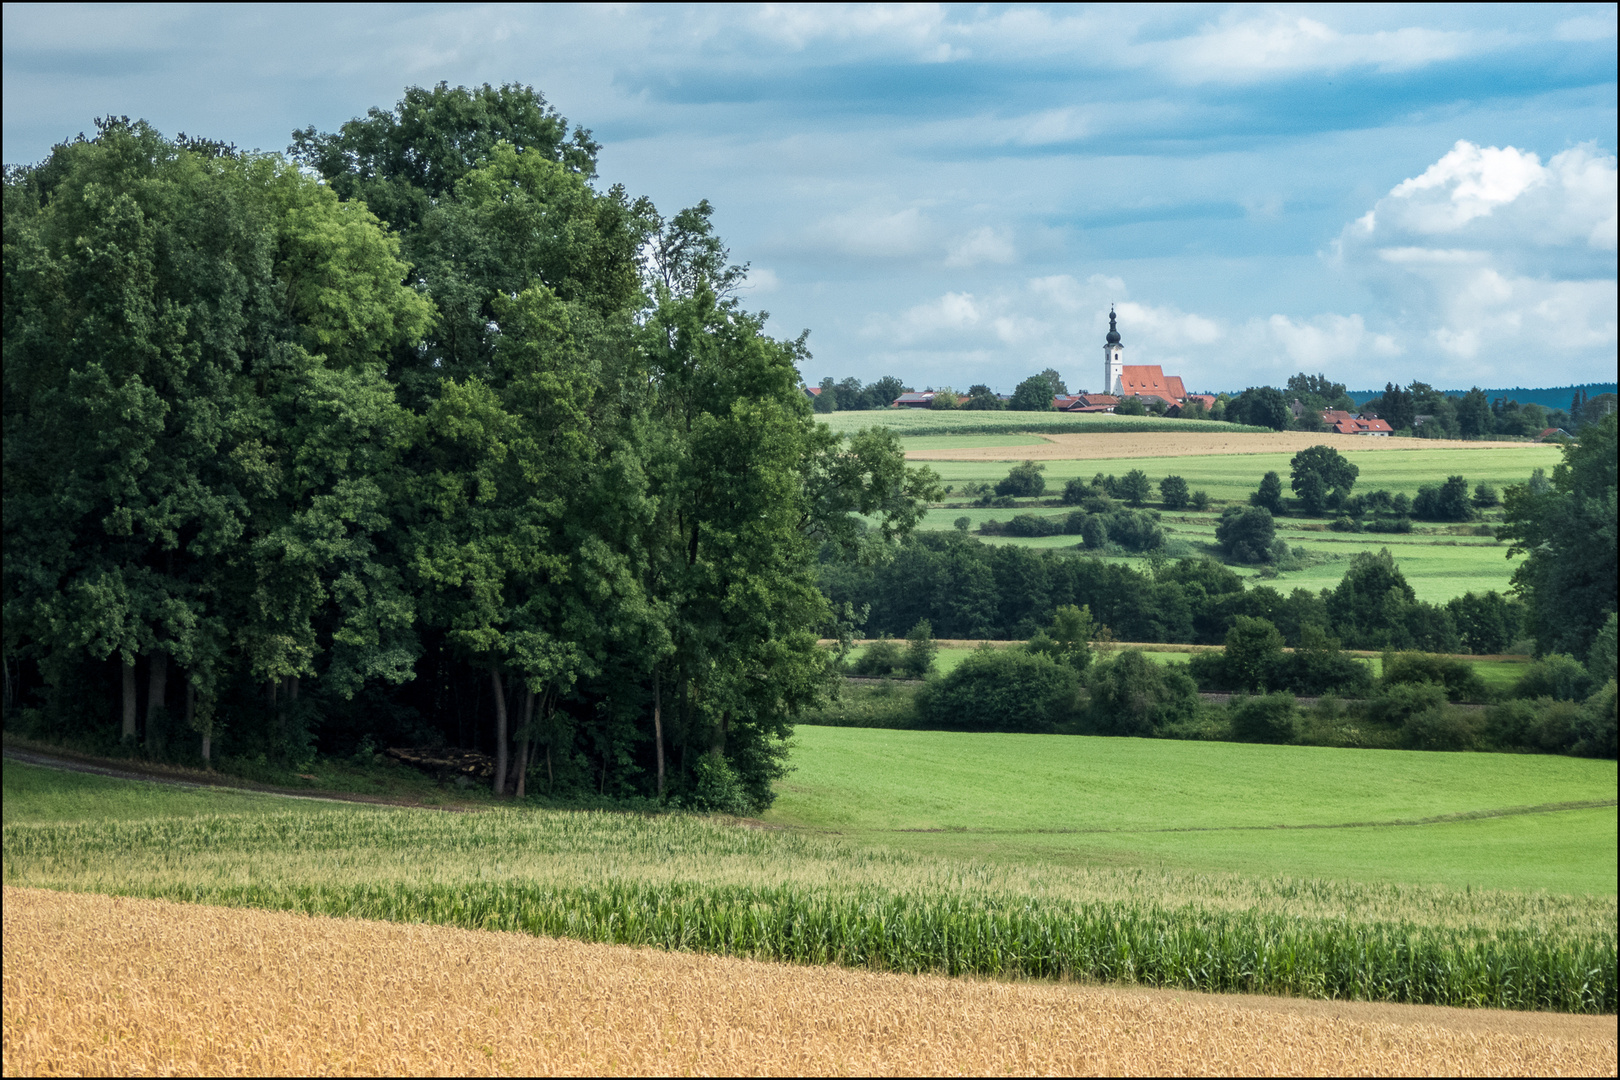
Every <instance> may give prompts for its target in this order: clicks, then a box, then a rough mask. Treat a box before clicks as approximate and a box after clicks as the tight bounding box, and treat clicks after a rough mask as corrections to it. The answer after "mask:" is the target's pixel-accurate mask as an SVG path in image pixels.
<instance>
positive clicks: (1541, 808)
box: [876, 799, 1620, 836]
mask: <svg viewBox="0 0 1620 1080" xmlns="http://www.w3.org/2000/svg"><path fill="white" fill-rule="evenodd" d="M1617 805H1620V800H1617V799H1580V800H1576V801H1574V802H1558V803H1540V804H1538V805H1535V806H1506V807H1502V808H1500V809H1496V810H1464V811H1461V812H1459V813H1455V814H1438V815H1436V816H1434V817H1426V818H1395V819H1393V820H1390V821H1346V822H1339V823H1331V824H1318V825H1288V824H1281V825H1182V826H1177V827H1175V828H1166V829H969V828H965V827H964V828H938V829H883V830H876V831H881V832H896V833H952V834H955V833H966V834H988V835H1006V836H1015V835H1020V834H1026V835H1027V834H1035V835H1053V836H1060V835H1093V834H1104V835H1136V834H1146V833H1195V832H1269V831H1272V830H1280V829H1384V828H1392V827H1400V826H1415V825H1448V824H1451V823H1453V822H1461V821H1483V820H1485V819H1487V818H1503V817H1520V816H1523V815H1526V814H1558V813H1564V812H1566V811H1570V810H1601V809H1602V808H1604V807H1606V806H1617Z"/></svg>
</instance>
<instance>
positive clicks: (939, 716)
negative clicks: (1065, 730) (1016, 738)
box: [917, 647, 1080, 732]
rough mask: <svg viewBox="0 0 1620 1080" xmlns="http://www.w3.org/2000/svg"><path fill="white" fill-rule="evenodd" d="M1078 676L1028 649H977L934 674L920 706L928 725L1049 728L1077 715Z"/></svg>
mask: <svg viewBox="0 0 1620 1080" xmlns="http://www.w3.org/2000/svg"><path fill="white" fill-rule="evenodd" d="M1079 692H1080V677H1079V675H1078V674H1076V672H1075V670H1074V669H1073V668H1072V667H1069V666H1068V665H1067V664H1060V663H1058V662H1057V661H1056V660H1054V659H1052V658H1051V657H1050V656H1045V655H1041V654H1037V653H1031V652H1028V651H1026V650H1024V649H1017V648H1013V649H995V648H989V647H985V648H980V649H975V650H974V651H973V652H972V653H971V654H970V655H969V656H968V657H967V658H966V659H965V660H963V661H962V662H961V663H960V664H958V665H957V666H956V668H955V670H953V671H951V672H950V673H949V674H947V675H945V676H943V677H940V678H936V679H931V680H930V681H929V683H928V685H927V686H926V687H924V690H923V693H921V694H920V695H918V699H917V709H918V712H919V713H920V714H921V716H922V718H923V720H924V722H925V723H927V724H928V725H929V726H930V727H935V728H942V729H946V730H954V731H1016V732H1051V731H1055V730H1057V728H1059V727H1061V726H1063V725H1064V724H1067V723H1068V722H1069V721H1070V720H1071V719H1072V718H1073V716H1074V710H1075V701H1076V698H1077V697H1078V695H1079Z"/></svg>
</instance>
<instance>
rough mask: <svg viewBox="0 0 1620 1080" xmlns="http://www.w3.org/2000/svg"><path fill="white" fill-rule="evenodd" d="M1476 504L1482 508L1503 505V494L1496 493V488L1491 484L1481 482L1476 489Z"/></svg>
mask: <svg viewBox="0 0 1620 1080" xmlns="http://www.w3.org/2000/svg"><path fill="white" fill-rule="evenodd" d="M1474 505H1475V506H1477V507H1479V508H1480V509H1481V510H1487V509H1489V508H1490V507H1493V506H1501V505H1502V496H1500V495H1498V494H1497V493H1496V489H1495V488H1493V487H1491V485H1489V484H1480V485H1479V486H1478V487H1476V488H1475V489H1474Z"/></svg>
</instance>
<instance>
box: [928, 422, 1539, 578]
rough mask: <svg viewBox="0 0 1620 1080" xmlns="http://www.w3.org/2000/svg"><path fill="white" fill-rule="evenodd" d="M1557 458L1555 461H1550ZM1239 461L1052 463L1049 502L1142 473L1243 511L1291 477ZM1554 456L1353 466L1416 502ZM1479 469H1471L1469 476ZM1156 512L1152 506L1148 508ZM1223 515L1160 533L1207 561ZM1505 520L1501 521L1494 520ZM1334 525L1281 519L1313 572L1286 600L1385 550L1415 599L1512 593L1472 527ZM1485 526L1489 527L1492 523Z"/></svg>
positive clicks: (1375, 485)
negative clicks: (1104, 480)
mask: <svg viewBox="0 0 1620 1080" xmlns="http://www.w3.org/2000/svg"><path fill="white" fill-rule="evenodd" d="M1549 455H1550V456H1549ZM1272 458H1273V456H1272V455H1234V456H1228V457H1206V458H1141V459H1120V460H1113V461H1103V462H1097V461H1053V462H1048V463H1047V471H1046V478H1047V490H1048V494H1049V497H1050V496H1053V495H1056V494H1059V493H1061V491H1062V485H1063V483H1064V482H1065V481H1066V480H1068V479H1071V478H1074V477H1084V478H1090V477H1091V476H1093V475H1095V474H1096V473H1097V472H1098V471H1099V466H1102V467H1104V468H1102V469H1101V470H1100V471H1104V472H1109V473H1113V474H1114V475H1116V476H1118V475H1123V473H1124V472H1126V471H1128V470H1129V469H1131V468H1141V469H1142V470H1143V471H1145V472H1146V473H1147V474H1148V476H1149V477H1150V478H1152V479H1153V481H1154V482H1155V483H1157V482H1158V481H1159V480H1161V479H1163V478H1164V477H1165V476H1167V475H1180V476H1182V477H1183V478H1184V479H1186V480H1187V481H1188V483H1189V484H1190V485H1191V486H1192V487H1193V488H1194V489H1195V490H1198V489H1203V490H1207V491H1209V493H1210V495H1211V497H1212V498H1215V499H1216V500H1230V501H1232V502H1246V501H1247V499H1248V495H1249V492H1251V491H1253V490H1254V488H1255V487H1257V486H1258V483H1259V478H1260V476H1261V475H1262V473H1263V472H1264V471H1265V470H1266V469H1268V468H1275V469H1277V470H1278V471H1279V472H1280V473H1281V474H1282V475H1283V476H1284V477H1285V480H1284V483H1285V485H1286V483H1287V481H1286V477H1287V474H1288V459H1287V455H1275V460H1273V459H1272ZM1556 458H1557V450H1556V448H1552V447H1537V446H1527V447H1525V448H1523V449H1511V450H1500V449H1471V450H1412V451H1405V452H1385V453H1368V454H1364V455H1360V456H1359V457H1357V458H1356V459H1355V460H1357V463H1358V464H1359V465H1360V466H1361V468H1362V474H1361V478H1360V479H1359V480H1358V481H1357V489H1358V490H1378V489H1381V488H1382V489H1387V490H1390V491H1397V492H1407V493H1408V494H1415V493H1416V491H1417V488H1418V486H1419V485H1420V484H1422V483H1433V482H1438V481H1439V480H1443V479H1444V478H1445V476H1447V475H1451V473H1452V472H1456V471H1461V472H1462V473H1463V475H1465V476H1467V478H1468V480H1469V482H1470V483H1471V484H1476V483H1479V482H1486V483H1489V484H1491V485H1492V486H1494V487H1496V488H1497V489H1498V490H1499V491H1500V490H1501V489H1502V488H1504V487H1506V486H1507V485H1508V484H1510V483H1522V482H1523V481H1524V480H1525V478H1526V477H1527V476H1528V475H1529V472H1530V470H1531V469H1532V468H1536V467H1550V466H1551V465H1552V464H1554V463H1555V461H1556ZM931 467H933V468H934V469H936V470H937V471H939V472H940V473H941V474H942V477H943V479H945V480H946V482H948V483H951V484H952V485H953V486H955V487H956V488H958V489H960V488H961V486H962V485H963V484H965V483H968V482H977V483H990V482H994V481H995V480H997V479H1000V478H1001V477H1003V476H1005V475H1006V473H1007V469H1008V467H1009V466H1008V465H1007V464H1006V463H1005V462H982V461H981V462H959V461H943V462H933V463H931ZM1470 467H1473V468H1470ZM1153 505H1154V504H1152V503H1150V504H1149V506H1150V508H1151V507H1152V506H1153ZM1070 511H1071V508H1069V507H1042V506H1033V505H1022V506H1019V507H1014V508H1001V509H990V508H985V507H951V506H947V507H936V508H934V509H932V510H930V511H929V513H928V516H927V517H926V518H924V520H923V523H922V526H921V527H922V528H924V529H950V528H954V525H955V522H956V520H957V519H958V518H961V517H966V518H967V519H968V521H969V529H970V530H977V529H979V528H980V527H981V526H982V525H983V523H984V522H985V521H988V520H992V519H993V520H996V521H1003V522H1004V521H1007V520H1009V519H1010V518H1011V517H1012V516H1013V515H1015V514H1020V513H1031V514H1035V515H1036V516H1040V517H1061V516H1065V515H1067V514H1068V513H1070ZM1219 516H1220V515H1219V512H1218V510H1211V511H1207V512H1203V513H1200V512H1197V511H1191V510H1182V511H1174V512H1165V513H1164V515H1163V524H1164V528H1165V532H1166V534H1167V537H1168V539H1169V541H1170V542H1171V543H1172V547H1173V548H1174V547H1175V545H1176V542H1177V541H1179V542H1181V544H1182V545H1183V547H1182V549H1181V550H1184V551H1191V552H1194V553H1202V554H1215V548H1214V543H1215V526H1216V524H1217V521H1218V519H1219ZM1494 516H1499V515H1493V517H1494ZM1327 522H1328V519H1327V518H1314V519H1302V518H1296V517H1282V518H1279V519H1278V520H1277V526H1278V528H1277V535H1278V536H1279V537H1280V538H1281V539H1283V540H1286V541H1287V542H1288V544H1289V546H1290V547H1299V548H1304V549H1305V552H1306V554H1307V555H1308V557H1309V559H1308V563H1309V564H1308V565H1306V566H1304V567H1302V568H1301V569H1298V570H1289V571H1284V572H1282V573H1280V574H1278V575H1277V576H1276V578H1275V580H1273V581H1271V582H1270V584H1272V585H1273V587H1275V588H1278V589H1281V590H1282V591H1284V592H1287V591H1289V590H1291V589H1295V588H1305V589H1310V590H1312V591H1318V590H1321V589H1324V588H1331V587H1333V586H1334V585H1337V584H1338V582H1339V579H1340V578H1342V577H1343V576H1344V571H1345V569H1346V568H1347V566H1348V563H1349V560H1350V559H1351V558H1352V557H1353V556H1354V555H1355V554H1356V553H1358V552H1363V551H1377V550H1379V549H1380V548H1388V549H1389V550H1390V552H1391V554H1393V555H1394V556H1395V559H1396V561H1397V562H1398V563H1399V564H1400V566H1401V571H1402V573H1403V574H1405V575H1406V579H1407V581H1408V583H1409V584H1411V586H1412V588H1413V590H1414V592H1416V594H1417V597H1418V599H1420V600H1426V601H1430V602H1433V603H1443V602H1445V601H1446V600H1449V599H1451V598H1452V597H1455V596H1461V595H1462V594H1464V593H1466V592H1476V593H1483V592H1487V591H1490V590H1493V589H1494V590H1495V591H1497V592H1506V591H1507V589H1508V588H1509V586H1510V585H1511V583H1512V575H1513V570H1514V567H1515V566H1516V565H1517V561H1516V560H1509V559H1508V558H1507V550H1508V549H1507V545H1506V544H1502V543H1498V542H1497V541H1496V540H1494V539H1492V538H1490V537H1483V536H1476V535H1471V533H1472V532H1473V526H1455V525H1435V524H1425V523H1419V524H1418V526H1417V528H1416V530H1415V531H1413V532H1411V533H1397V534H1383V533H1338V532H1332V531H1330V530H1328V529H1327V528H1326V525H1327ZM1487 523H1488V521H1487ZM1079 539H1080V538H1079V537H1077V536H1045V537H1035V538H1021V537H1009V536H990V537H983V540H984V542H985V543H990V544H1013V545H1018V546H1022V547H1032V548H1047V549H1067V548H1074V547H1076V545H1077V544H1078V543H1079ZM1114 558H1115V559H1116V560H1118V561H1126V562H1130V563H1132V564H1133V565H1138V566H1140V565H1142V564H1143V562H1144V561H1145V560H1143V559H1141V558H1136V557H1118V556H1116V557H1114ZM1234 569H1236V570H1237V571H1238V573H1240V574H1242V575H1243V576H1245V577H1251V578H1252V577H1255V576H1257V575H1259V573H1260V571H1259V569H1258V568H1242V567H1237V568H1234Z"/></svg>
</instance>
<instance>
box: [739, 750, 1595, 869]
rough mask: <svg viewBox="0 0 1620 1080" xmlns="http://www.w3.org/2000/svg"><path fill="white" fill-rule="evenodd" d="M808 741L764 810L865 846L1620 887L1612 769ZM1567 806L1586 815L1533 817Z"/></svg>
mask: <svg viewBox="0 0 1620 1080" xmlns="http://www.w3.org/2000/svg"><path fill="white" fill-rule="evenodd" d="M796 742H797V746H796V749H795V752H794V755H793V757H792V759H791V764H792V765H793V766H794V772H793V773H792V774H791V775H790V776H789V777H788V778H787V779H786V780H784V781H782V782H780V784H779V785H778V789H779V791H780V796H779V798H778V799H777V802H776V805H775V806H773V807H772V808H771V810H770V811H769V812H768V813H767V814H766V820H767V821H771V822H774V823H777V824H781V825H790V826H795V827H799V828H810V829H819V830H825V831H829V832H833V833H836V834H838V835H840V836H844V837H848V838H850V839H854V840H859V841H861V842H863V843H879V844H883V845H888V846H894V847H900V848H904V849H907V850H911V851H916V852H919V853H927V854H935V855H944V856H949V857H952V858H971V859H988V860H992V861H1003V860H1010V861H1013V862H1017V863H1021V864H1026V865H1033V864H1047V863H1053V864H1063V865H1072V866H1087V865H1111V866H1122V867H1124V866H1131V867H1152V868H1162V869H1172V868H1173V869H1176V870H1180V871H1186V872H1192V873H1212V872H1239V873H1244V874H1249V875H1258V876H1267V875H1275V874H1289V875H1297V876H1304V877H1312V878H1330V879H1340V880H1356V881H1377V882H1405V883H1412V884H1422V883H1426V884H1438V885H1444V886H1447V887H1450V888H1476V889H1479V888H1483V889H1521V890H1533V889H1547V890H1549V891H1552V892H1560V893H1588V894H1593V895H1609V896H1612V895H1613V894H1614V892H1615V871H1616V865H1615V862H1616V860H1615V842H1616V831H1615V825H1616V813H1615V808H1614V805H1613V803H1614V798H1615V779H1616V774H1615V763H1614V762H1612V761H1609V762H1605V761H1589V760H1583V759H1576V758H1564V757H1552V756H1546V755H1517V754H1443V753H1428V752H1415V751H1399V750H1349V749H1332V748H1323V747H1294V746H1254V745H1248V744H1241V743H1208V742H1173V741H1164V740H1150V739H1111V738H1093V737H1085V736H1065V735H997V734H967V733H954V732H937V731H888V730H882V729H861V728H830V727H802V728H800V729H799V731H798V733H797V735H796ZM1604 801H1607V802H1608V804H1609V805H1607V806H1599V807H1593V806H1590V805H1586V806H1580V805H1579V804H1591V803H1601V802H1604ZM1559 804H1577V806H1576V808H1570V809H1555V810H1543V811H1538V812H1534V813H1526V812H1523V811H1524V810H1525V808H1530V807H1541V808H1546V807H1549V806H1557V805H1559ZM1491 815H1498V816H1491ZM1428 819H1442V820H1438V821H1430V822H1429V823H1427V824H1423V823H1421V822H1424V821H1426V820H1428Z"/></svg>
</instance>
